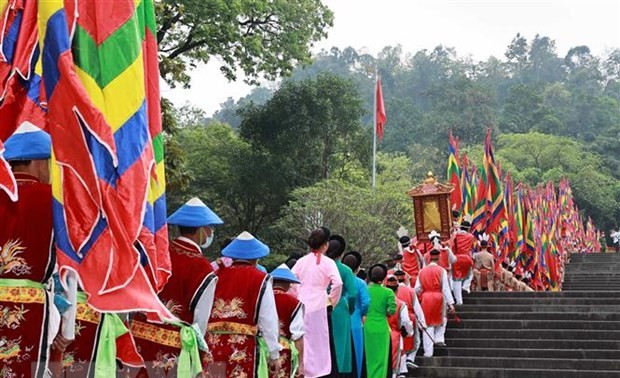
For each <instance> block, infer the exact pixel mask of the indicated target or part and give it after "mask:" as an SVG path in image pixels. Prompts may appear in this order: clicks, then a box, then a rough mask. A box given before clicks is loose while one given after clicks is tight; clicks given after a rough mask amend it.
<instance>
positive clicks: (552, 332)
mask: <svg viewBox="0 0 620 378" xmlns="http://www.w3.org/2000/svg"><path fill="white" fill-rule="evenodd" d="M456 338H466V339H475V338H479V339H492V338H497V339H508V338H517V339H518V338H524V339H547V340H552V339H573V338H574V339H579V340H620V331H617V330H611V331H610V330H587V329H492V330H490V329H476V328H448V329H447V330H446V340H451V339H456ZM448 345H449V344H448Z"/></svg>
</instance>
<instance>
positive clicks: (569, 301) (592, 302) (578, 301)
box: [464, 297, 620, 306]
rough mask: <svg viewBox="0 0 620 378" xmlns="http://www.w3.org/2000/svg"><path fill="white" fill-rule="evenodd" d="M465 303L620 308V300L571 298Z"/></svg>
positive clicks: (491, 299)
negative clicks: (607, 306) (614, 306)
mask: <svg viewBox="0 0 620 378" xmlns="http://www.w3.org/2000/svg"><path fill="white" fill-rule="evenodd" d="M464 302H465V303H467V304H468V305H469V304H472V305H475V304H486V305H500V304H518V305H527V304H532V305H580V306H581V305H589V306H596V305H616V306H620V298H570V297H558V298H554V297H547V298H509V297H504V298H501V297H490V298H466V299H464Z"/></svg>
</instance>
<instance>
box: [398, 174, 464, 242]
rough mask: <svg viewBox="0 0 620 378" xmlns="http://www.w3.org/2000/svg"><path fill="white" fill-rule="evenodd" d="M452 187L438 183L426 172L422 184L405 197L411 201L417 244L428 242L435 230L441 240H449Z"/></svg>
mask: <svg viewBox="0 0 620 378" xmlns="http://www.w3.org/2000/svg"><path fill="white" fill-rule="evenodd" d="M453 190H454V185H452V184H448V183H446V184H443V183H440V182H438V181H437V180H436V179H435V177H434V176H433V173H432V172H428V174H427V176H426V179H425V180H424V181H423V182H422V184H420V185H418V186H416V187H413V188H412V189H411V190H409V191H408V192H407V195H408V196H409V197H411V198H412V199H413V215H414V220H415V232H416V236H417V238H418V241H419V242H423V241H428V234H429V233H430V232H431V231H433V230H435V231H437V232H439V234H440V235H441V239H442V240H447V239H449V238H450V227H451V222H452V219H451V213H450V193H452V191H453Z"/></svg>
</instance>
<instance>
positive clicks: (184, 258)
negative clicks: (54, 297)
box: [131, 198, 224, 377]
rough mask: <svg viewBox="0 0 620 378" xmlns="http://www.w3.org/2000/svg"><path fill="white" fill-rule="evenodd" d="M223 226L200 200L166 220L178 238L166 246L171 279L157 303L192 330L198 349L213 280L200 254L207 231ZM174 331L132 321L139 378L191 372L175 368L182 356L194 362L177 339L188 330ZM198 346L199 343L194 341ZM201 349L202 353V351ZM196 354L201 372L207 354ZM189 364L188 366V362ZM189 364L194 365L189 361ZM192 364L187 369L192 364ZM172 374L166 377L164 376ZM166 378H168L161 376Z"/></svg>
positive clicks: (177, 328) (207, 242)
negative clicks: (140, 363)
mask: <svg viewBox="0 0 620 378" xmlns="http://www.w3.org/2000/svg"><path fill="white" fill-rule="evenodd" d="M223 223H224V222H222V220H221V219H220V218H219V217H218V216H217V215H216V214H215V213H214V212H213V211H211V209H209V208H208V207H207V205H205V204H204V203H203V202H202V201H201V200H200V199H198V198H192V199H190V200H189V201H188V202H187V203H186V204H185V205H183V206H181V207H180V208H179V209H178V210H177V211H175V212H174V213H173V214H172V215H171V216H170V217H168V224H169V225H176V226H178V228H179V233H180V235H181V236H179V237H178V238H176V239H174V240H173V241H172V243H170V263H171V269H172V275H171V276H170V279H169V280H168V282H167V283H166V285H165V286H164V288H163V290H162V291H161V293H159V298H160V299H161V301H162V302H163V303H164V304H165V305H166V306H167V307H168V308H169V309H170V311H171V312H172V313H173V314H174V315H175V316H177V317H178V318H179V319H180V320H181V321H182V322H183V324H184V327H187V326H190V325H191V326H193V330H197V332H198V333H199V335H198V338H199V339H202V341H203V343H204V336H205V333H206V330H207V321H208V319H209V316H210V314H211V309H212V307H213V297H214V293H215V287H216V282H217V279H218V278H217V277H216V276H215V274H214V273H213V267H212V266H211V262H210V261H209V260H208V259H207V258H206V257H204V256H203V254H202V251H201V248H207V247H208V246H210V245H211V243H212V242H213V237H214V230H213V227H214V226H216V225H221V224H223ZM184 327H180V326H179V325H170V324H156V323H153V322H148V321H147V320H146V318H145V317H144V315H141V314H140V315H138V316H136V318H135V319H133V321H132V322H131V333H132V334H133V336H134V338H135V340H136V344H137V345H138V350H139V351H140V354H141V355H142V357H143V358H144V361H146V369H142V371H141V373H140V374H141V376H146V374H147V371H148V376H150V377H155V376H171V375H170V374H172V375H175V372H176V371H177V369H179V370H181V369H183V370H187V369H188V368H189V369H190V370H192V371H195V369H198V368H199V367H198V366H195V365H194V366H189V367H188V366H177V365H178V363H179V361H181V360H187V359H180V358H179V357H180V356H181V354H182V353H184V352H187V353H190V355H193V356H195V353H197V352H196V351H195V350H185V349H184V348H183V347H182V345H183V346H184V345H186V344H185V343H182V341H183V340H182V336H183V335H184V334H187V331H189V329H187V328H185V330H184ZM199 344H200V340H199ZM205 349H206V348H205ZM203 352H204V353H201V354H200V359H201V360H202V364H201V365H202V366H201V367H202V369H203V370H204V369H206V367H207V362H208V360H209V354H208V352H207V351H206V350H205V351H203ZM192 361H193V360H192ZM193 362H195V361H193ZM193 362H192V363H193ZM170 372H172V373H170ZM166 374H168V375H166Z"/></svg>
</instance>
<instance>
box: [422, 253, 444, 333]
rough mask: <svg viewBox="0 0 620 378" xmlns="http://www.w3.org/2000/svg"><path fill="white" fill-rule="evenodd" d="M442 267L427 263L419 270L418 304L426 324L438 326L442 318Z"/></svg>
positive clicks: (441, 322)
mask: <svg viewBox="0 0 620 378" xmlns="http://www.w3.org/2000/svg"><path fill="white" fill-rule="evenodd" d="M443 272H444V269H443V268H442V267H440V266H439V265H428V266H426V267H425V268H424V269H422V270H421V271H420V275H419V279H420V286H422V293H421V294H420V305H421V306H422V311H423V312H424V318H425V320H426V325H427V326H429V327H435V326H440V325H442V324H443V320H444V297H443V293H442V282H441V278H442V274H443Z"/></svg>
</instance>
